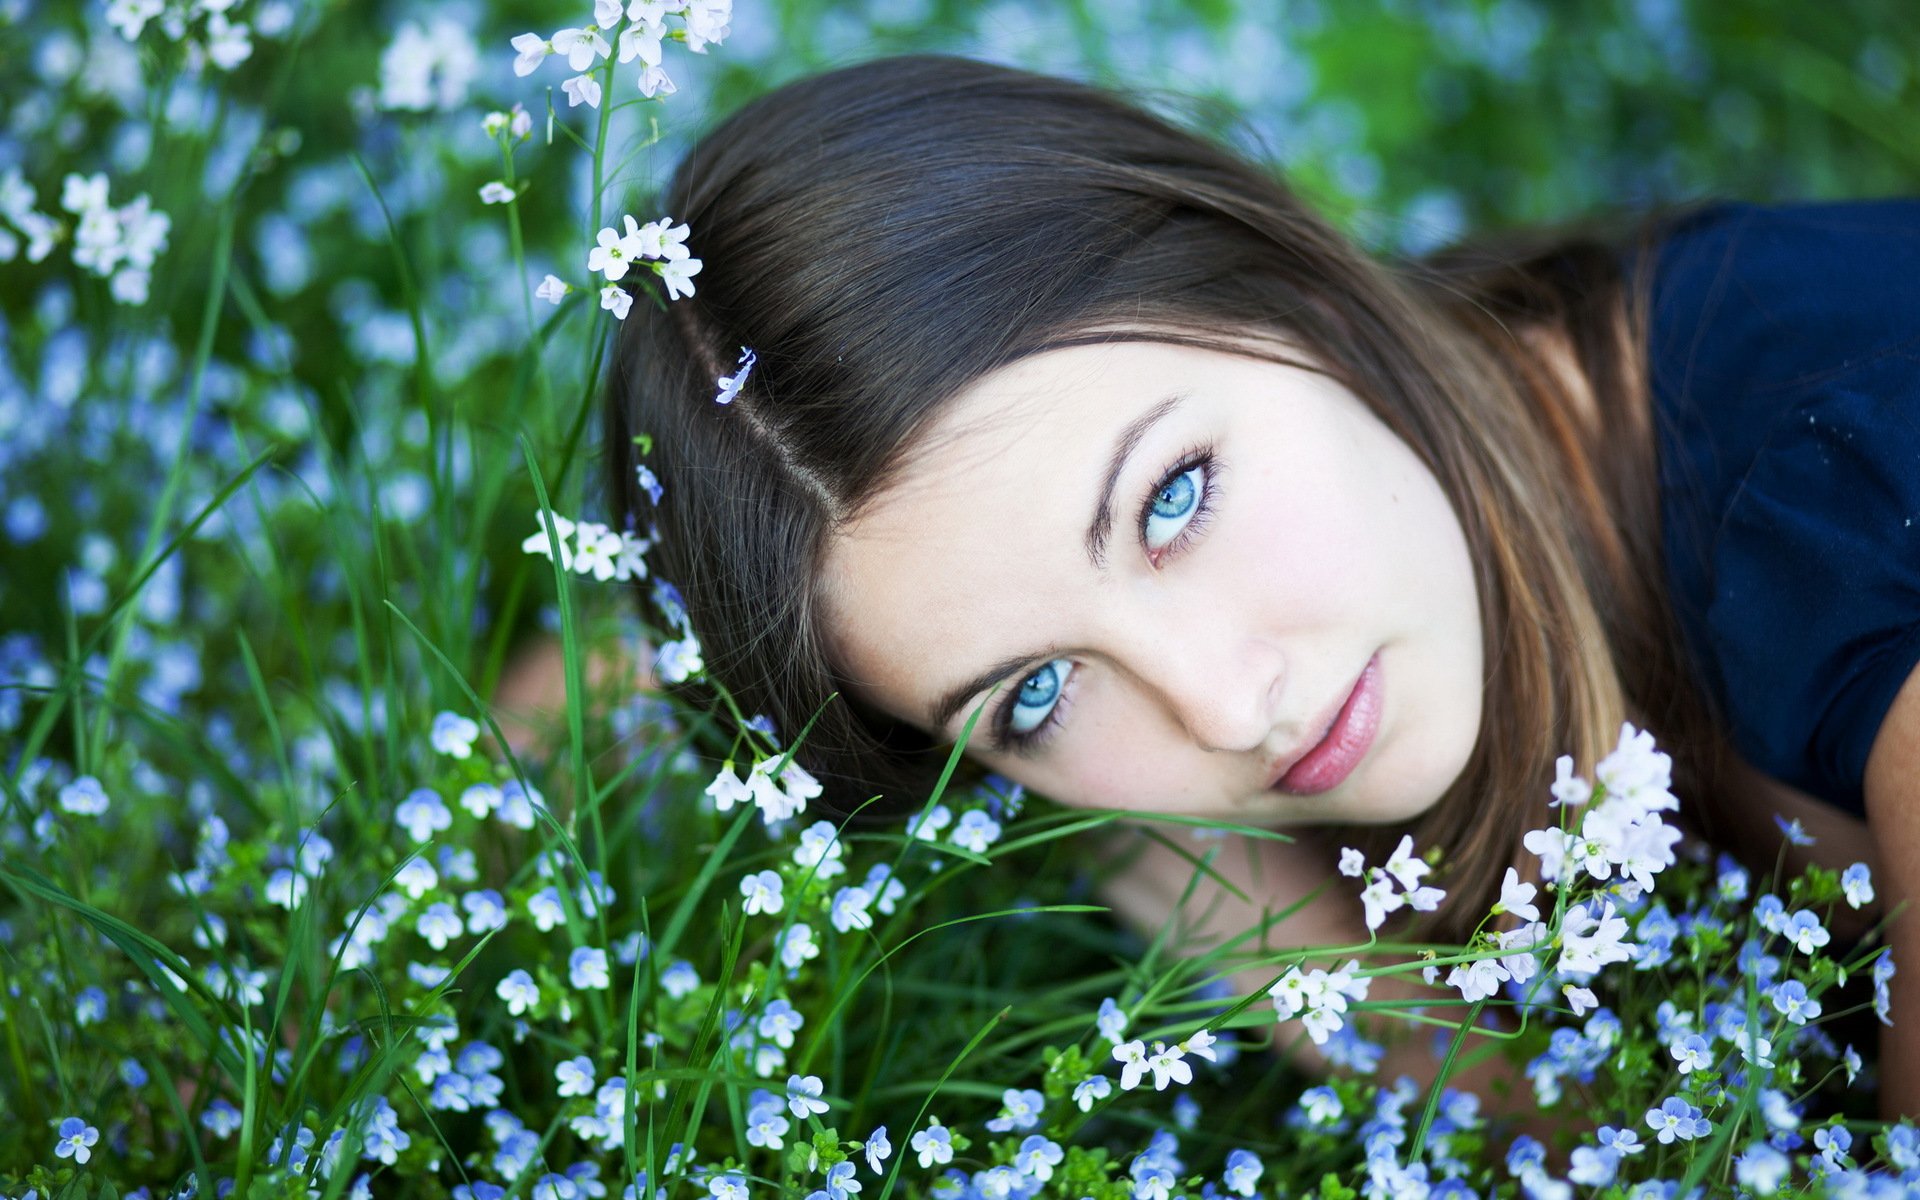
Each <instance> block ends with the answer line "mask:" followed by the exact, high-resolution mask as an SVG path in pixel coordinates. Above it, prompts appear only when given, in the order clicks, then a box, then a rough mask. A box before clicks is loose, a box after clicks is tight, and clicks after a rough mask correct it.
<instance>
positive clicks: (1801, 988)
mask: <svg viewBox="0 0 1920 1200" xmlns="http://www.w3.org/2000/svg"><path fill="white" fill-rule="evenodd" d="M1767 998H1768V999H1769V1000H1771V1001H1773V1006H1774V1008H1776V1009H1778V1010H1779V1011H1780V1015H1782V1016H1784V1017H1785V1018H1786V1019H1787V1020H1788V1021H1789V1022H1791V1023H1793V1024H1795V1025H1805V1024H1806V1023H1807V1022H1808V1021H1811V1020H1812V1019H1814V1018H1815V1017H1817V1016H1819V1015H1820V1002H1819V1001H1818V1000H1815V999H1813V998H1812V997H1810V996H1808V995H1807V985H1806V984H1804V983H1801V982H1800V981H1799V980H1798V979H1789V980H1787V981H1786V982H1785V983H1782V984H1779V985H1777V986H1775V987H1773V988H1771V989H1769V990H1768V992H1767Z"/></svg>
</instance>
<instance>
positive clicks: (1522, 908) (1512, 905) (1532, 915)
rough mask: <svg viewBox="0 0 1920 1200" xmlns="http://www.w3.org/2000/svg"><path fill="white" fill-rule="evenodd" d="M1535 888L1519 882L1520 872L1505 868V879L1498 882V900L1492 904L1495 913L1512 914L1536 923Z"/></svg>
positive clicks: (1538, 914)
mask: <svg viewBox="0 0 1920 1200" xmlns="http://www.w3.org/2000/svg"><path fill="white" fill-rule="evenodd" d="M1535 890H1536V889H1535V888H1534V886H1533V885H1532V884H1530V883H1521V882H1520V872H1518V871H1516V870H1514V869H1513V868H1512V867H1508V868H1507V874H1506V878H1504V879H1502V880H1501V881H1500V899H1499V900H1498V901H1497V902H1496V903H1495V904H1494V906H1493V911H1494V912H1496V913H1512V914H1513V915H1514V916H1516V917H1520V918H1523V919H1524V920H1528V921H1538V920H1539V919H1540V910H1539V909H1538V908H1535V907H1534V904H1533V895H1534V892H1535Z"/></svg>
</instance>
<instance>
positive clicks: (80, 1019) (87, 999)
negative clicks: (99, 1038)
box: [73, 987, 107, 1028]
mask: <svg viewBox="0 0 1920 1200" xmlns="http://www.w3.org/2000/svg"><path fill="white" fill-rule="evenodd" d="M106 1015H107V994H106V993H105V992H103V991H101V990H100V989H99V988H97V987H90V988H85V989H83V990H82V991H81V993H80V994H79V995H78V996H75V997H74V998H73V1019H74V1021H75V1022H76V1023H78V1024H79V1025H80V1026H82V1027H83V1028H84V1027H85V1026H88V1025H91V1024H93V1023H94V1022H95V1021H98V1020H101V1019H102V1018H104V1017H105V1016H106Z"/></svg>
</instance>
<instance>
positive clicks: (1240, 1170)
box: [1220, 1150, 1267, 1196]
mask: <svg viewBox="0 0 1920 1200" xmlns="http://www.w3.org/2000/svg"><path fill="white" fill-rule="evenodd" d="M1266 1169H1267V1165H1266V1164H1265V1163H1263V1162H1261V1161H1260V1156H1259V1155H1257V1154H1254V1153H1253V1152H1252V1151H1250V1150H1233V1151H1230V1152H1228V1154H1227V1169H1226V1170H1225V1171H1224V1172H1223V1173H1222V1174H1221V1176H1220V1182H1222V1183H1224V1184H1226V1185H1227V1190H1228V1191H1231V1192H1236V1193H1238V1194H1240V1195H1242V1196H1251V1195H1253V1189H1254V1188H1255V1187H1256V1186H1258V1185H1259V1182H1260V1174H1261V1172H1263V1171H1265V1170H1266Z"/></svg>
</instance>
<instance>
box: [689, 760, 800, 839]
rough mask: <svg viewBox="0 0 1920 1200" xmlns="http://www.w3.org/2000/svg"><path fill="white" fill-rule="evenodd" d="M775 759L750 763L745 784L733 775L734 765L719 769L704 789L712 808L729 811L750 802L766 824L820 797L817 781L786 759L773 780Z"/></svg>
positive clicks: (777, 761) (782, 819) (770, 823)
mask: <svg viewBox="0 0 1920 1200" xmlns="http://www.w3.org/2000/svg"><path fill="white" fill-rule="evenodd" d="M778 765H779V760H778V759H773V758H763V759H761V760H760V761H759V762H757V763H755V764H753V769H752V770H750V771H748V772H747V777H746V779H745V780H744V781H742V780H741V778H740V777H739V776H738V775H736V774H734V773H733V763H732V762H728V763H727V764H726V765H725V766H723V767H721V769H720V773H719V774H718V775H716V776H714V779H713V782H712V783H710V784H708V785H707V787H706V794H707V795H708V796H711V797H712V798H713V806H714V807H715V808H716V809H718V810H720V811H721V812H729V811H731V810H732V808H733V806H734V805H736V804H739V803H742V802H744V801H751V802H752V803H753V804H754V805H755V806H756V807H757V808H759V810H760V815H761V817H762V818H764V819H765V821H766V823H767V824H769V825H772V824H773V823H774V822H776V821H784V820H786V819H787V818H789V817H794V816H798V815H799V814H800V813H801V812H802V811H803V810H804V809H805V808H806V807H807V801H809V800H812V799H814V798H815V797H817V796H819V795H820V794H821V792H822V790H823V789H822V788H821V786H820V783H819V781H818V780H816V779H815V778H814V777H813V776H812V775H810V774H808V773H807V771H806V769H805V768H804V767H802V766H801V765H800V764H799V763H797V762H794V761H792V760H791V759H789V760H788V761H787V765H786V766H785V767H782V768H781V770H780V777H779V778H778V779H775V778H774V777H773V770H774V767H776V766H778Z"/></svg>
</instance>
